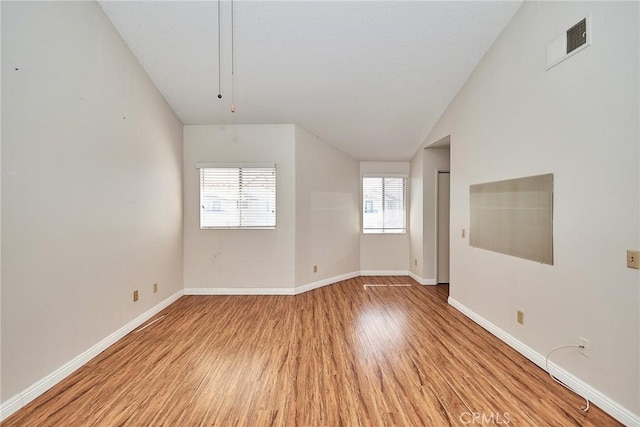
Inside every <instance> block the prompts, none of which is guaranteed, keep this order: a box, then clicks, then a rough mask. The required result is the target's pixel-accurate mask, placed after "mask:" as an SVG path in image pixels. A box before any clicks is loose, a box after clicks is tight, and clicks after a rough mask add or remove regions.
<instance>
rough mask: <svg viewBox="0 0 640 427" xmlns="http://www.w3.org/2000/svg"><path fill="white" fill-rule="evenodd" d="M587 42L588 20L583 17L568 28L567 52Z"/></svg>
mask: <svg viewBox="0 0 640 427" xmlns="http://www.w3.org/2000/svg"><path fill="white" fill-rule="evenodd" d="M586 42H587V20H586V19H583V20H582V21H580V22H578V23H577V24H576V25H574V26H573V27H571V28H569V29H568V30H567V53H571V52H573V51H574V50H576V49H577V48H579V47H580V46H582V45H583V44H585V43H586Z"/></svg>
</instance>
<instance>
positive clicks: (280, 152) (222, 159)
mask: <svg viewBox="0 0 640 427" xmlns="http://www.w3.org/2000/svg"><path fill="white" fill-rule="evenodd" d="M294 144H295V127H294V126H293V125H187V126H184V287H185V288H293V286H294V271H295V253H294V249H295V227H296V218H295V213H296V212H295V179H296V178H295V150H294ZM200 162H205V163H206V162H210V163H275V164H276V229H275V230H211V229H210V230H201V229H200V174H199V173H200V172H199V170H198V169H196V167H195V166H196V163H200Z"/></svg>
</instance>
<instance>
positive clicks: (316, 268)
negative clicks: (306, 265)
mask: <svg viewBox="0 0 640 427" xmlns="http://www.w3.org/2000/svg"><path fill="white" fill-rule="evenodd" d="M313 272H314V273H317V272H318V266H317V265H314V266H313Z"/></svg>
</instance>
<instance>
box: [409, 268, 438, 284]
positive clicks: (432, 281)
mask: <svg viewBox="0 0 640 427" xmlns="http://www.w3.org/2000/svg"><path fill="white" fill-rule="evenodd" d="M409 277H411V278H412V279H413V280H415V281H416V282H418V283H420V284H421V285H437V284H438V281H437V280H436V279H424V278H422V277H420V276H418V275H417V274H415V273H414V272H413V271H409Z"/></svg>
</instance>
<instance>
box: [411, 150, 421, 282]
mask: <svg viewBox="0 0 640 427" xmlns="http://www.w3.org/2000/svg"><path fill="white" fill-rule="evenodd" d="M410 169H411V178H410V182H409V261H410V265H409V270H410V271H411V273H413V275H414V277H418V278H419V279H420V280H421V281H422V279H423V278H424V256H423V254H424V251H423V246H424V235H423V223H424V221H423V218H422V212H423V210H424V207H423V199H424V198H423V187H424V184H423V181H424V148H422V147H420V148H418V151H417V152H416V154H415V155H414V156H413V159H411V164H410Z"/></svg>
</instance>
